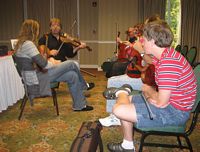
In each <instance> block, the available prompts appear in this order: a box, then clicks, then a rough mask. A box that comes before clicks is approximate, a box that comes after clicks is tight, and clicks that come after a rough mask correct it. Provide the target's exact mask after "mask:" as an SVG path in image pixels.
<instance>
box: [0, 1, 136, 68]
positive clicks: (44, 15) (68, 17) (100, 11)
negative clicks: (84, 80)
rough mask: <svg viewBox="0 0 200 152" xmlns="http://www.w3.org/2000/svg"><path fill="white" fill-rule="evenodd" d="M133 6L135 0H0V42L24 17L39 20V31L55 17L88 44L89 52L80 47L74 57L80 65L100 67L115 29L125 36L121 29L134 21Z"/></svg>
mask: <svg viewBox="0 0 200 152" xmlns="http://www.w3.org/2000/svg"><path fill="white" fill-rule="evenodd" d="M94 2H96V4H97V5H96V6H94ZM11 6H12V7H11ZM137 6H138V0H1V1H0V11H1V12H0V18H1V21H0V22H1V24H0V25H1V28H0V33H1V34H0V44H1V45H2V44H6V45H9V48H10V39H11V38H16V37H17V34H18V32H19V28H20V26H21V23H22V22H23V20H24V19H26V18H32V19H35V20H37V21H38V22H39V23H40V26H41V35H42V34H43V33H46V32H48V31H49V19H50V18H51V17H58V18H60V19H61V20H62V24H63V32H67V33H69V34H70V35H73V36H75V37H77V38H79V39H81V40H83V41H85V42H87V45H88V46H89V47H91V48H92V51H91V52H89V51H87V49H83V50H81V51H80V53H79V55H78V56H77V57H76V58H75V59H78V60H79V61H80V64H81V65H82V66H87V67H100V66H101V64H102V63H103V62H104V61H105V60H106V59H107V58H110V57H112V56H113V52H114V51H115V49H116V43H115V37H116V35H117V31H120V32H121V35H120V37H121V38H122V39H125V34H124V33H125V30H127V28H128V27H129V26H132V25H134V24H136V23H137V17H138V14H137V13H138V7H137ZM75 20H76V24H74V26H73V28H72V25H73V23H74V21H75ZM116 25H117V26H116ZM116 27H118V30H117V29H116ZM41 35H40V36H41Z"/></svg>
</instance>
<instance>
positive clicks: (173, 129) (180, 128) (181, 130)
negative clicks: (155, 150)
mask: <svg viewBox="0 0 200 152" xmlns="http://www.w3.org/2000/svg"><path fill="white" fill-rule="evenodd" d="M135 128H137V129H139V130H141V131H162V132H179V133H184V132H185V129H186V126H185V125H184V126H165V127H149V128H139V127H135Z"/></svg>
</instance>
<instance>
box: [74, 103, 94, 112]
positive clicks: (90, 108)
mask: <svg viewBox="0 0 200 152" xmlns="http://www.w3.org/2000/svg"><path fill="white" fill-rule="evenodd" d="M93 109H94V108H93V107H92V106H88V105H86V106H85V107H84V108H83V109H81V110H76V109H74V111H77V112H80V111H91V110H93Z"/></svg>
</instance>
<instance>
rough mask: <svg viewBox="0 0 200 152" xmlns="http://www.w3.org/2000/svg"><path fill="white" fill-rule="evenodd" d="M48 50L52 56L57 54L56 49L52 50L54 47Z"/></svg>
mask: <svg viewBox="0 0 200 152" xmlns="http://www.w3.org/2000/svg"><path fill="white" fill-rule="evenodd" d="M49 52H50V55H52V56H56V55H57V54H58V50H54V49H53V50H51V51H49Z"/></svg>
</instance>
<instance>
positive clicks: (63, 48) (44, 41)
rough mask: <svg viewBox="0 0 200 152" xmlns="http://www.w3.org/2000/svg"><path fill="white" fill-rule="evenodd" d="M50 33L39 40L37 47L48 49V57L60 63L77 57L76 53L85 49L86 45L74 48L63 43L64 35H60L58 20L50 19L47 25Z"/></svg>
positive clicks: (82, 44)
mask: <svg viewBox="0 0 200 152" xmlns="http://www.w3.org/2000/svg"><path fill="white" fill-rule="evenodd" d="M49 28H50V32H49V33H47V34H44V35H43V36H42V37H41V38H40V39H39V42H38V43H39V45H45V46H47V48H48V49H49V56H51V57H53V58H54V59H56V60H60V61H61V62H63V61H65V60H67V58H72V57H74V56H76V55H77V51H78V50H80V49H83V48H85V47H86V43H83V42H80V45H78V46H76V47H74V46H73V45H72V44H71V43H69V42H67V43H63V38H64V37H65V35H64V34H63V33H62V24H61V21H60V19H59V18H52V19H51V20H50V23H49Z"/></svg>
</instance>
